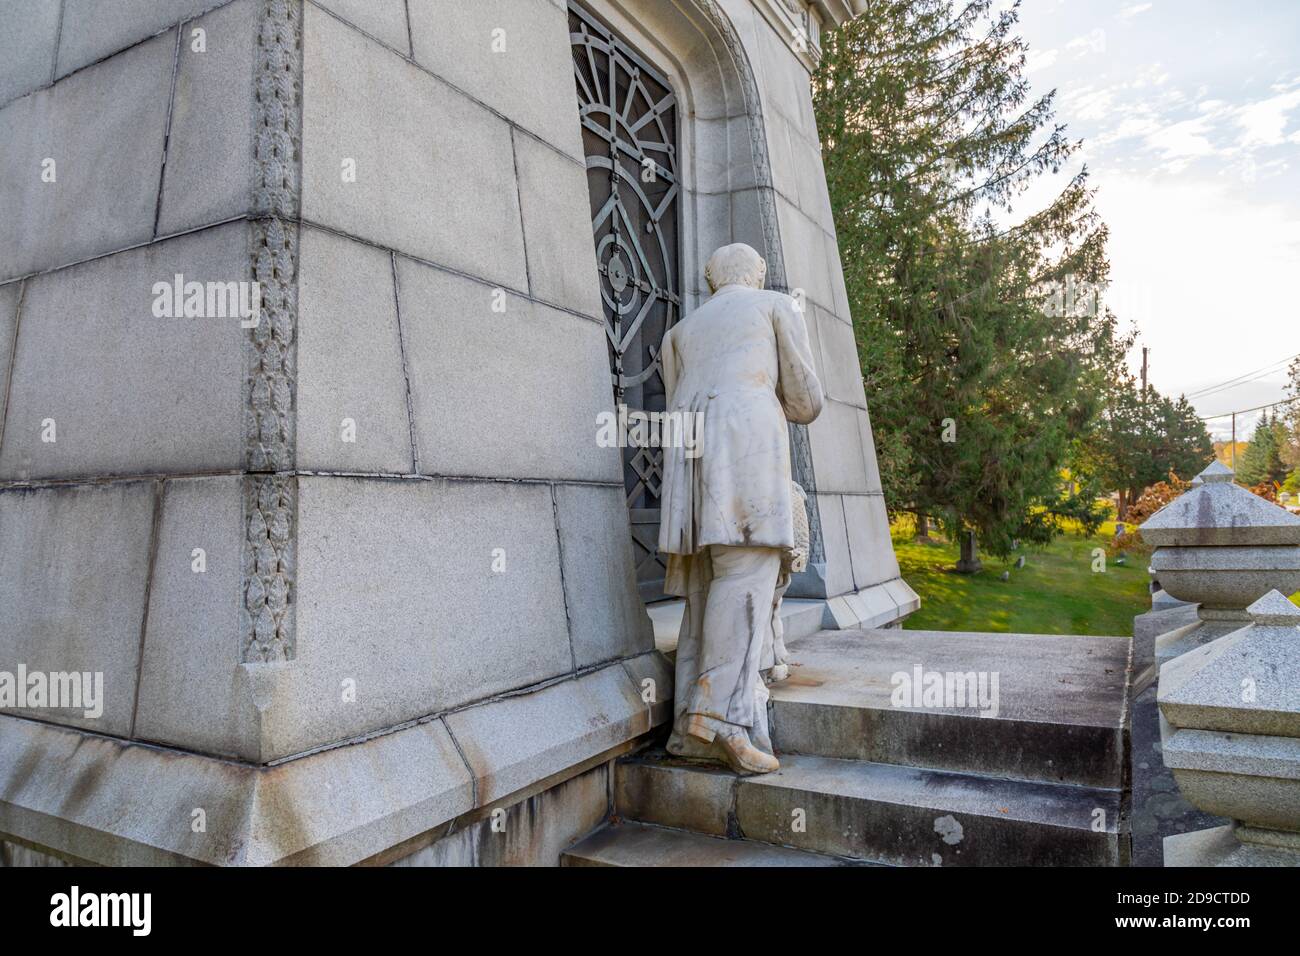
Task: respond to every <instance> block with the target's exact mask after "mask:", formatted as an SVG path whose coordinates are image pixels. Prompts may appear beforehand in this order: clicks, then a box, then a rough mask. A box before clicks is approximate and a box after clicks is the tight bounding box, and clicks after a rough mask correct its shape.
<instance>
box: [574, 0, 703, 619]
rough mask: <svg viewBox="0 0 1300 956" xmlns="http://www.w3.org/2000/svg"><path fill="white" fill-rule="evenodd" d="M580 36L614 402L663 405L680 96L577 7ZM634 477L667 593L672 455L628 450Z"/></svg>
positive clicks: (676, 290)
mask: <svg viewBox="0 0 1300 956" xmlns="http://www.w3.org/2000/svg"><path fill="white" fill-rule="evenodd" d="M569 34H570V42H571V44H572V50H573V72H574V78H575V82H576V84H577V90H578V106H579V120H580V122H581V124H582V142H583V152H584V153H585V154H586V157H587V188H588V191H589V194H590V199H591V229H592V238H593V241H594V242H595V246H596V264H597V270H598V272H599V277H598V278H599V282H600V292H601V300H602V303H603V311H604V319H605V332H606V339H607V344H608V346H609V368H610V380H611V384H612V386H613V389H614V400H615V403H616V404H621V405H626V406H627V407H628V410H629V411H646V412H656V411H663V410H664V384H663V377H662V375H661V372H660V366H659V346H660V343H661V342H662V340H663V336H664V333H665V332H666V331H667V330H668V329H669V328H671V327H672V326H673V324H674V323H675V322H676V321H677V320H678V319H679V318H680V317H681V287H680V285H679V271H678V228H679V227H678V198H679V195H680V191H681V185H680V181H679V179H678V156H677V98H676V96H675V95H674V93H673V90H672V88H671V87H670V86H669V84H668V80H667V78H666V77H664V76H663V74H662V73H660V72H659V71H658V70H656V69H655V68H654V67H653V66H651V65H650V64H649V63H647V62H646V61H645V60H644V59H643V58H642V57H641V56H640V55H639V54H637V53H636V52H635V51H634V50H632V49H631V48H630V47H628V46H627V44H625V43H624V42H623V41H622V40H620V39H619V38H618V37H616V36H614V34H613V33H611V32H610V31H609V30H608V29H607V28H606V27H605V26H604V25H602V24H601V23H599V22H598V21H597V20H595V19H594V18H593V17H592V16H591V15H590V14H589V13H587V12H586V11H585V10H583V9H582V8H580V7H578V6H577V5H575V4H573V3H570V5H569ZM623 479H624V487H625V489H626V491H627V505H628V508H629V510H630V513H631V520H632V541H633V548H634V551H635V557H636V564H637V580H638V583H639V585H640V587H641V595H642V597H643V598H644V599H646V600H655V599H656V598H659V597H662V595H663V576H664V566H663V562H661V561H660V560H659V557H658V554H657V548H656V542H657V539H658V535H659V492H660V490H661V487H662V481H663V452H662V451H661V450H660V449H658V448H638V447H629V448H626V449H624V453H623Z"/></svg>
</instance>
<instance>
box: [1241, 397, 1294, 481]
mask: <svg viewBox="0 0 1300 956" xmlns="http://www.w3.org/2000/svg"><path fill="white" fill-rule="evenodd" d="M1286 441H1287V431H1286V426H1285V425H1283V423H1282V422H1281V421H1279V420H1278V419H1277V418H1271V417H1269V415H1268V413H1267V412H1266V413H1265V414H1264V416H1263V417H1262V418H1260V420H1259V424H1258V425H1256V426H1255V434H1253V435H1252V436H1251V438H1250V444H1249V445H1247V446H1246V452H1245V454H1243V455H1242V456H1241V461H1240V462H1239V463H1238V465H1237V480H1238V481H1240V482H1241V483H1242V484H1244V485H1257V484H1259V483H1260V482H1261V481H1267V482H1277V483H1281V482H1283V481H1285V480H1286V476H1287V472H1288V471H1289V470H1290V469H1289V468H1288V467H1287V464H1286V462H1284V461H1283V460H1282V449H1283V448H1284V447H1285V446H1286Z"/></svg>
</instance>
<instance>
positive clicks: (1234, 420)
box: [1229, 412, 1237, 471]
mask: <svg viewBox="0 0 1300 956" xmlns="http://www.w3.org/2000/svg"><path fill="white" fill-rule="evenodd" d="M1229 454H1230V455H1231V456H1232V470H1233V471H1236V470H1237V413H1236V412H1233V413H1232V449H1231V451H1230V452H1229Z"/></svg>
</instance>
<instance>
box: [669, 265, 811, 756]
mask: <svg viewBox="0 0 1300 956" xmlns="http://www.w3.org/2000/svg"><path fill="white" fill-rule="evenodd" d="M766 268H767V267H766V263H764V261H763V259H762V257H760V256H759V254H758V253H757V252H755V251H754V250H753V249H752V248H750V247H749V246H747V245H744V244H743V243H735V244H732V245H729V246H724V247H722V248H721V249H718V250H717V251H716V252H715V253H714V254H713V255H712V256H711V257H710V259H709V262H708V265H707V267H706V269H705V277H706V279H707V280H708V283H709V287H710V289H712V290H713V297H712V298H711V299H709V301H708V302H706V303H705V304H704V305H703V306H701V307H700V308H699V309H697V310H696V311H695V312H694V313H692V314H691V315H689V316H687V317H686V318H685V319H684V320H683V321H682V322H680V323H679V324H678V325H676V326H675V327H674V328H672V329H671V330H670V331H669V332H668V333H667V334H666V335H665V336H664V343H663V349H662V352H661V356H662V360H663V370H664V383H665V386H666V388H667V405H668V409H669V411H670V412H676V413H679V414H683V415H693V416H696V419H697V420H699V421H701V422H702V426H697V427H699V428H700V431H699V432H698V433H697V434H699V435H701V436H702V437H701V439H700V444H699V449H702V451H700V450H697V452H696V453H692V452H691V450H689V449H686V448H684V447H675V448H674V447H670V448H667V449H665V453H664V490H663V493H662V495H661V500H662V519H661V525H660V529H659V550H660V551H661V552H662V553H666V554H668V555H669V563H668V573H667V578H666V580H665V590H666V591H668V593H670V594H678V595H683V596H685V597H686V604H687V607H686V613H685V615H684V617H683V624H682V632H681V639H680V641H679V643H678V648H677V673H676V686H677V689H678V702H677V707H676V711H677V716H676V725H675V733H674V735H673V740H672V742H670V744H669V747H670V749H672V750H674V752H677V753H680V754H682V755H687V756H704V755H706V753H707V751H705V750H704V749H703V745H712V746H713V748H714V749H713V755H714V756H716V757H718V758H720V759H722V760H724V761H726V762H727V763H728V764H730V765H731V766H732V767H733V768H734V769H737V770H740V771H742V772H748V773H754V772H770V771H772V770H775V769H777V767H778V766H779V764H778V763H777V761H776V759H775V757H773V756H772V753H771V740H770V737H769V734H768V732H767V726H766V724H767V722H766V704H767V700H766V693H765V690H764V688H763V686H762V682H761V680H760V679H759V667H760V665H761V661H762V657H763V650H764V647H765V646H767V647H773V648H774V645H775V643H776V635H774V633H773V631H772V623H773V620H778V621H779V605H778V604H777V595H776V591H777V587H778V578H779V575H780V573H781V571H782V559H783V557H784V558H785V561H786V579H787V580H786V583H787V585H788V579H789V568H790V567H792V565H793V560H792V558H793V552H794V550H795V544H796V540H795V522H794V508H795V505H796V504H798V506H799V507H803V500H802V498H800V497H799V496H798V494H797V492H795V491H794V488H795V487H797V486H793V485H792V481H791V466H790V447H789V432H788V428H787V422H790V421H792V422H797V423H807V422H810V421H812V420H813V419H814V418H816V417H817V415H818V414H819V413H820V412H821V408H822V403H823V401H824V395H823V393H822V387H821V383H820V381H819V380H818V378H817V374H816V372H815V371H814V368H813V359H812V351H811V347H810V345H809V342H808V329H807V326H806V324H805V323H804V320H803V317H802V315H801V314H800V312H799V310H798V307H797V305H796V303H795V300H794V299H792V298H791V297H790V296H787V295H783V294H781V293H777V292H765V291H763V289H762V285H763V278H764V275H765V274H766Z"/></svg>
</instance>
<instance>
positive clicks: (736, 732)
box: [687, 714, 781, 774]
mask: <svg viewBox="0 0 1300 956" xmlns="http://www.w3.org/2000/svg"><path fill="white" fill-rule="evenodd" d="M687 736H688V737H694V738H697V739H699V740H702V741H703V742H704V743H706V744H712V745H713V747H712V753H711V756H712V757H713V758H714V759H718V760H721V761H722V762H723V763H725V764H726V765H727V766H728V767H730V768H731V769H732V770H734V771H736V773H745V774H750V773H771V772H772V771H773V770H780V769H781V764H780V762H779V761H778V760H777V759H776V758H775V757H773V756H772V755H771V754H765V753H763V751H761V750H759V749H758V748H757V747H755V746H754V745H753V743H751V742H750V739H749V734H747V733H745V731H744V730H742V729H741V728H739V727H736V726H733V725H731V724H726V723H723V722H722V721H720V720H713V719H712V718H709V717H702V716H700V715H698V714H696V715H694V716H692V717H691V719H690V722H689V723H688V724H687Z"/></svg>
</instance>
